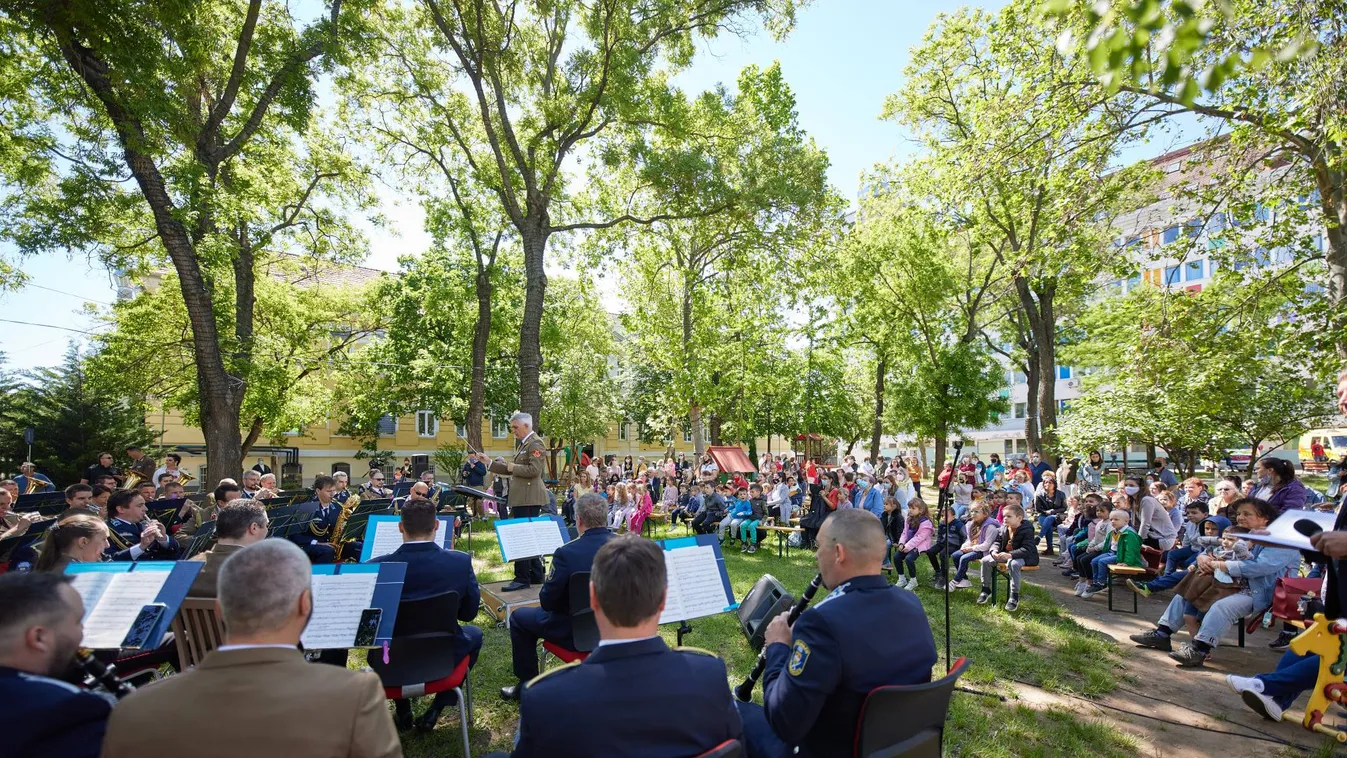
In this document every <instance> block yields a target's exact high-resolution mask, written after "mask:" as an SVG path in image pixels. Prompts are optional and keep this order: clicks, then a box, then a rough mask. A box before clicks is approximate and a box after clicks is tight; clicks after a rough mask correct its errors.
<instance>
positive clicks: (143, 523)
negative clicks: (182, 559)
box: [107, 490, 182, 561]
mask: <svg viewBox="0 0 1347 758" xmlns="http://www.w3.org/2000/svg"><path fill="white" fill-rule="evenodd" d="M108 517H109V518H108V548H107V556H108V560H112V561H138V560H141V559H142V558H143V559H145V560H148V561H172V560H176V559H177V557H178V555H179V554H181V553H182V547H181V546H180V545H178V543H177V542H176V541H174V539H173V538H172V537H170V536H168V532H167V531H166V530H165V529H164V525H163V524H161V523H159V522H158V521H155V520H154V519H147V518H146V517H145V498H143V497H141V496H140V494H139V493H136V492H131V491H130V490H121V491H119V492H114V493H113V494H112V497H110V498H108Z"/></svg>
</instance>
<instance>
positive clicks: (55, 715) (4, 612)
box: [0, 571, 112, 758]
mask: <svg viewBox="0 0 1347 758" xmlns="http://www.w3.org/2000/svg"><path fill="white" fill-rule="evenodd" d="M69 580H70V577H68V576H66V575H64V574H52V573H48V572H45V571H44V572H33V573H27V572H25V573H10V574H6V575H4V576H0V702H3V703H4V704H5V705H4V707H3V708H0V735H3V736H0V743H3V747H2V748H0V753H2V754H4V755H22V756H53V757H55V756H60V758H97V756H98V753H99V750H100V748H101V747H102V744H103V732H104V730H105V729H106V728H107V722H108V714H109V713H110V712H111V710H112V705H111V703H109V702H108V701H107V700H105V699H103V698H102V697H99V696H98V695H94V694H92V693H89V692H85V691H84V690H81V689H80V688H78V687H76V686H74V685H72V684H68V683H66V682H62V681H59V680H58V679H56V677H58V676H61V675H62V674H64V673H65V672H66V670H67V669H68V668H70V665H71V663H72V662H73V661H74V658H75V650H76V649H77V648H78V647H79V644H80V639H81V638H82V637H83V636H84V630H83V628H82V627H81V626H80V617H82V616H83V615H84V603H82V602H81V601H80V596H79V593H78V592H76V591H75V590H74V588H73V587H71V586H70V581H69Z"/></svg>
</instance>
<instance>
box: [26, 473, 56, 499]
mask: <svg viewBox="0 0 1347 758" xmlns="http://www.w3.org/2000/svg"><path fill="white" fill-rule="evenodd" d="M25 476H27V477H28V487H27V488H26V490H25V491H24V493H23V494H25V495H31V494H33V493H34V492H37V491H38V490H40V489H42V488H43V487H46V486H47V485H49V484H51V482H48V481H46V480H43V479H38V478H37V472H36V471H34V472H33V473H31V474H25Z"/></svg>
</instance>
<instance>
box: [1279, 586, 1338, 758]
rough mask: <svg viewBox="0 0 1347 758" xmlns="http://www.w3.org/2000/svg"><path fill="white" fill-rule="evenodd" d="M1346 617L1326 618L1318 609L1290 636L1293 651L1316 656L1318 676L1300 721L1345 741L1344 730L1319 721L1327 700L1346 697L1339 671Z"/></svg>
mask: <svg viewBox="0 0 1347 758" xmlns="http://www.w3.org/2000/svg"><path fill="white" fill-rule="evenodd" d="M1344 633H1347V619H1337V620H1335V621H1329V620H1328V619H1327V618H1325V617H1324V614H1322V613H1316V614H1314V623H1313V624H1312V625H1310V627H1309V628H1308V629H1306V630H1305V631H1303V632H1301V633H1300V634H1299V635H1297V636H1296V638H1295V639H1293V640H1291V650H1292V652H1294V653H1295V654H1296V655H1317V656H1319V678H1318V679H1317V680H1315V682H1314V689H1312V690H1310V701H1309V702H1308V703H1306V704H1305V718H1304V719H1302V720H1301V722H1300V723H1301V725H1302V726H1304V727H1305V728H1306V729H1308V730H1310V731H1312V732H1318V733H1319V734H1326V735H1328V736H1329V737H1332V738H1333V739H1335V740H1337V741H1338V742H1347V732H1342V731H1338V730H1337V729H1332V728H1330V727H1327V726H1324V725H1323V723H1322V722H1323V720H1324V711H1325V710H1326V709H1327V708H1328V704H1329V703H1342V702H1344V701H1347V685H1344V684H1343V683H1342V675H1343V672H1344V670H1347V635H1345V634H1344Z"/></svg>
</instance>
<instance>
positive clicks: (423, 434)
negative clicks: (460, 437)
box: [416, 411, 440, 439]
mask: <svg viewBox="0 0 1347 758" xmlns="http://www.w3.org/2000/svg"><path fill="white" fill-rule="evenodd" d="M439 434H440V419H439V418H438V417H437V416H436V415H435V411H417V412H416V436H417V437H420V438H422V439H434V438H436V437H438V436H439Z"/></svg>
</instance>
